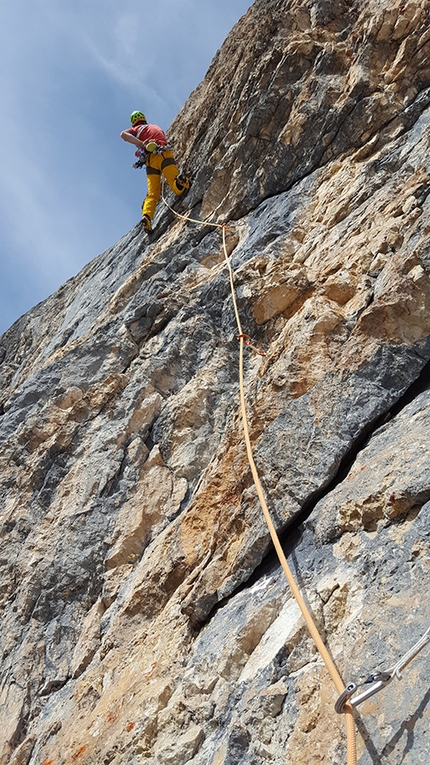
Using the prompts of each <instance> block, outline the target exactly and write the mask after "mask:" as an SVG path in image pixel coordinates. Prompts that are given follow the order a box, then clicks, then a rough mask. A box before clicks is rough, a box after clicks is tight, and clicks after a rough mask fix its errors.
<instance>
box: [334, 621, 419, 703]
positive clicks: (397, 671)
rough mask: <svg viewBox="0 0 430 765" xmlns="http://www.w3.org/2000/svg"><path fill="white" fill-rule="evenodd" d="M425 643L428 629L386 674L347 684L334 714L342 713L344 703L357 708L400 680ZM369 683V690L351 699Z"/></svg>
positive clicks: (378, 672)
mask: <svg viewBox="0 0 430 765" xmlns="http://www.w3.org/2000/svg"><path fill="white" fill-rule="evenodd" d="M427 643H430V627H428V629H427V630H426V632H425V633H424V635H423V636H422V637H421V638H420V639H419V640H418V641H417V642H416V643H415V644H414V645H413V646H412V648H410V649H409V651H407V652H406V653H405V654H404V656H402V658H401V659H399V661H398V662H397V664H395V665H394V667H392V669H389V670H388V671H387V672H381V671H379V670H377V671H376V672H372V674H371V675H369V677H368V678H367V680H364V681H363V682H362V683H349V685H347V687H346V688H345V690H344V691H343V693H341V694H340V696H339V698H338V700H337V701H336V704H335V707H334V708H335V710H336V712H337V713H338V714H341V713H342V712H343V708H344V705H345V702H346V701H349V702H350V704H351V706H353V707H357V706H358V705H359V704H361V703H362V702H363V701H366V699H369V698H370V697H371V696H374V695H375V693H378V692H379V691H382V690H383V689H384V688H386V686H387V685H388V684H389V683H391V681H392V680H393V678H394V677H397V679H398V680H401V678H402V675H401V672H402V670H403V669H404V668H405V667H406V666H407V665H408V664H409V663H410V662H411V661H412V659H414V658H415V656H417V654H419V652H420V651H422V649H423V648H425V646H426V645H427ZM370 683H373V685H371V686H370V688H367V689H366V690H364V691H363V692H362V693H360V694H359V695H358V696H355V697H352V696H353V694H354V693H355V692H356V691H357V690H358V689H359V688H362V687H363V686H364V685H369V684H370Z"/></svg>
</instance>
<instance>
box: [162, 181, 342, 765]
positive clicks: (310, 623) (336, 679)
mask: <svg viewBox="0 0 430 765" xmlns="http://www.w3.org/2000/svg"><path fill="white" fill-rule="evenodd" d="M162 198H163V202H164V203H165V205H166V206H167V207H168V208H169V210H171V211H172V212H173V213H174V214H175V215H176V216H177V217H178V218H182V219H183V220H188V221H191V222H193V223H198V224H200V225H209V226H214V227H217V228H221V229H222V244H223V251H224V257H225V262H226V265H227V269H228V274H229V280H230V289H231V295H232V299H233V307H234V313H235V316H236V324H237V328H238V340H239V342H240V352H239V385H240V408H241V414H242V424H243V431H244V437H245V444H246V452H247V456H248V462H249V466H250V468H251V473H252V477H253V480H254V484H255V488H256V490H257V494H258V498H259V500H260V504H261V508H262V510H263V515H264V518H265V520H266V524H267V527H268V529H269V533H270V536H271V539H272V542H273V545H274V547H275V550H276V553H277V556H278V559H279V562H280V564H281V566H282V569H283V571H284V574H285V577H286V579H287V581H288V584H289V586H290V589H291V592H292V593H293V596H294V598H295V599H296V602H297V604H298V606H299V608H300V611H301V613H302V616H303V618H304V620H305V623H306V626H307V628H308V631H309V633H310V635H311V637H312V639H313V641H314V643H315V645H316V647H317V649H318V652H319V654H320V656H321V658H322V660H323V661H324V664H325V666H326V668H327V670H328V672H329V675H330V677H331V679H332V681H333V683H334V685H335V687H336V690H337V692H338V693H339V694H342V693H344V692H345V685H344V683H343V681H342V678H341V676H340V675H339V672H338V671H337V669H336V666H335V664H334V662H333V659H332V658H331V656H330V654H329V652H328V650H327V648H326V646H325V644H324V641H323V640H322V638H321V635H320V634H319V632H318V628H317V626H316V624H315V622H314V619H313V617H312V615H311V613H310V611H309V609H308V607H307V605H306V603H305V601H304V599H303V597H302V594H301V592H300V590H299V587H298V586H297V583H296V581H295V579H294V576H293V574H292V572H291V569H290V567H289V565H288V562H287V559H286V557H285V554H284V551H283V549H282V545H281V542H280V540H279V537H278V534H277V531H276V529H275V526H274V524H273V521H272V518H271V516H270V512H269V509H268V506H267V502H266V498H265V496H264V492H263V489H262V487H261V482H260V478H259V475H258V471H257V468H256V465H255V462H254V457H253V453H252V447H251V440H250V436H249V427H248V419H247V415H246V405H245V384H244V374H243V349H244V347H245V345H246V346H248V347H249V346H250V345H251V343H250V338H249V335H247V334H246V333H244V332H243V331H242V325H241V321H240V316H239V311H238V307H237V300H236V292H235V288H234V274H233V269H232V267H231V263H230V258H229V256H228V252H227V245H226V238H225V232H226V224H223V223H210V222H208V221H202V220H196V219H193V218H190V217H189V216H188V215H182V214H180V213H178V212H176V210H173V208H172V207H170V206H169V205H168V204H167V202H166V200H165V198H164V193H163V192H162ZM251 348H253V346H252V345H251ZM253 350H256V351H257V352H258V353H260V351H258V349H256V348H253ZM263 355H264V354H263ZM342 712H343V714H344V715H345V724H346V734H347V760H348V765H357V747H356V736H355V723H354V715H353V708H352V706H351V704H350V702H349V700H346V701H345V703H344V705H343V709H342Z"/></svg>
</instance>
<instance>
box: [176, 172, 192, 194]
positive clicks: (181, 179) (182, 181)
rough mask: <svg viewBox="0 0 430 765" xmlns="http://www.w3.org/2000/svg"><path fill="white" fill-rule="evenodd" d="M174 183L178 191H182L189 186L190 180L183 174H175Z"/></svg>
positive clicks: (186, 189)
mask: <svg viewBox="0 0 430 765" xmlns="http://www.w3.org/2000/svg"><path fill="white" fill-rule="evenodd" d="M175 184H176V188H177V189H178V191H180V192H181V193H183V192H184V191H188V189H189V188H190V181H189V179H188V178H187V177H186V176H185V175H177V176H176V178H175Z"/></svg>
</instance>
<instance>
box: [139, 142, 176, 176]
mask: <svg viewBox="0 0 430 765" xmlns="http://www.w3.org/2000/svg"><path fill="white" fill-rule="evenodd" d="M148 146H154V148H153V149H149V148H148V149H147V150H145V149H138V150H137V151H136V153H135V156H136V157H137V160H136V162H134V163H133V165H132V167H134V168H135V169H136V170H140V168H142V167H145V165H146V158H147V155H148V154H164V152H165V151H173V149H172V147H171V145H170V143H166V144H164V146H160V145H159V144H158V143H155V141H149V143H148Z"/></svg>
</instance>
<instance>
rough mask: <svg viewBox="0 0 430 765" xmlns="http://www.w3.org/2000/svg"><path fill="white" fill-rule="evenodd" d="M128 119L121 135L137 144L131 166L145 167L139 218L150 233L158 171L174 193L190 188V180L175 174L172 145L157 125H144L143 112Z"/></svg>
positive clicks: (158, 183)
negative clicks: (144, 192)
mask: <svg viewBox="0 0 430 765" xmlns="http://www.w3.org/2000/svg"><path fill="white" fill-rule="evenodd" d="M130 122H131V125H132V126H131V128H128V129H127V130H123V131H122V133H121V138H122V139H123V140H124V141H127V142H128V143H134V144H135V146H138V147H139V148H138V149H137V151H136V157H138V161H137V162H136V163H135V164H134V165H133V167H142V166H143V165H145V167H146V177H147V182H148V193H147V195H146V197H145V199H144V200H143V203H142V221H143V227H144V229H145V230H146V231H149V232H150V231H152V224H151V221H152V218H153V216H154V213H155V208H156V206H157V202H158V200H159V198H160V180H161V173H163V175H164V177H165V179H166V181H167V183H168V184H169V186H170V188H171V189H172V191H173V192H174V193H175V194H176V195H177V196H181V195H182V194H184V193H185V192H186V191H187V190H188V189H189V188H190V181H189V180H188V178H186V177H185V176H184V175H179V170H178V168H177V165H176V162H175V158H174V156H173V151H172V147H171V146H170V145H169V143H168V141H167V138H166V136H165V134H164V133H163V131H162V130H161V128H159V127H158V125H148V123H147V121H146V117H145V115H144V114H143V113H142V112H138V111H136V112H132V114H131V115H130Z"/></svg>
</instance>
